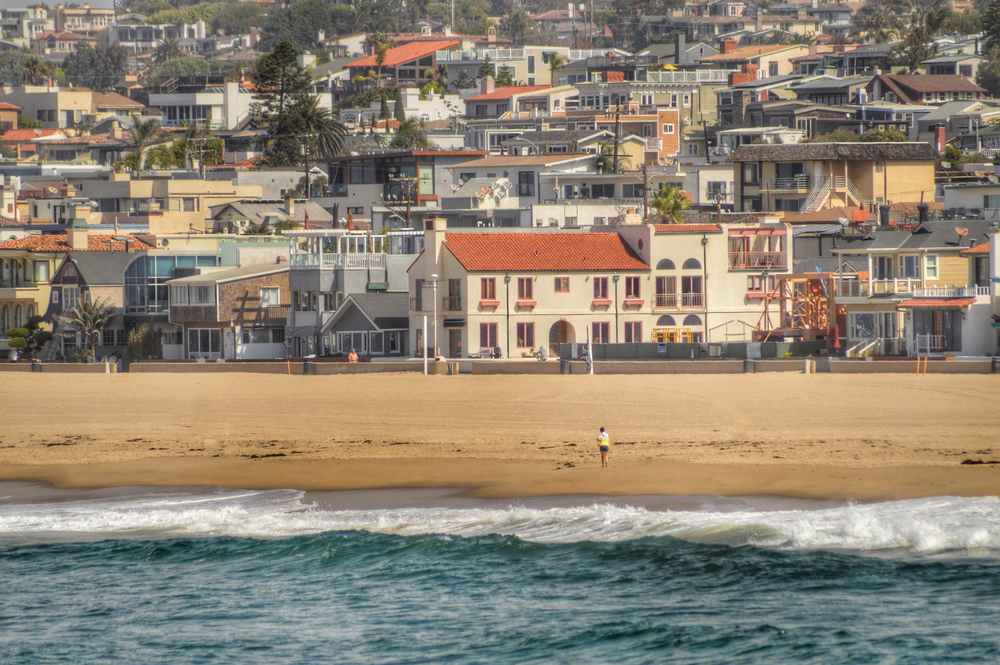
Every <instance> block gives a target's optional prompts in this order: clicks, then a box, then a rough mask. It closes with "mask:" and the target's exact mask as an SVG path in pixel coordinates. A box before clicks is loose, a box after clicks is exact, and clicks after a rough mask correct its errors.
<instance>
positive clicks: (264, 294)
mask: <svg viewBox="0 0 1000 665" xmlns="http://www.w3.org/2000/svg"><path fill="white" fill-rule="evenodd" d="M279 305H281V296H280V290H279V289H278V287H276V286H275V287H262V288H261V290H260V306H261V307H278V306H279Z"/></svg>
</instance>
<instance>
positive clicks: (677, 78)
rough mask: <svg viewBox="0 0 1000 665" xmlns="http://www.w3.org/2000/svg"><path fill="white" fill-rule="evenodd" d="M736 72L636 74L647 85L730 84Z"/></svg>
mask: <svg viewBox="0 0 1000 665" xmlns="http://www.w3.org/2000/svg"><path fill="white" fill-rule="evenodd" d="M731 73H735V70H732V71H731V70H728V69H699V70H693V71H674V72H650V71H646V72H636V79H637V80H640V81H641V80H645V81H646V82H647V83H728V82H729V75H730V74H731Z"/></svg>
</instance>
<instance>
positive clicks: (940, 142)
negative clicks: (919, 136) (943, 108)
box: [934, 125, 945, 152]
mask: <svg viewBox="0 0 1000 665" xmlns="http://www.w3.org/2000/svg"><path fill="white" fill-rule="evenodd" d="M934 132H935V136H936V142H937V146H936V150H937V151H938V152H941V151H943V150H944V144H945V135H944V125H938V126H937V129H936V130H934Z"/></svg>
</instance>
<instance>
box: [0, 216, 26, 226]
mask: <svg viewBox="0 0 1000 665" xmlns="http://www.w3.org/2000/svg"><path fill="white" fill-rule="evenodd" d="M25 224H27V222H22V221H20V220H17V219H11V218H10V217H4V216H3V215H0V228H5V229H15V228H21V227H22V226H24V225H25Z"/></svg>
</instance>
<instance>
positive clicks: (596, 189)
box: [590, 183, 615, 199]
mask: <svg viewBox="0 0 1000 665" xmlns="http://www.w3.org/2000/svg"><path fill="white" fill-rule="evenodd" d="M590 191H591V194H592V195H593V198H595V199H613V198H615V186H614V183H606V184H603V185H591V186H590Z"/></svg>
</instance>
